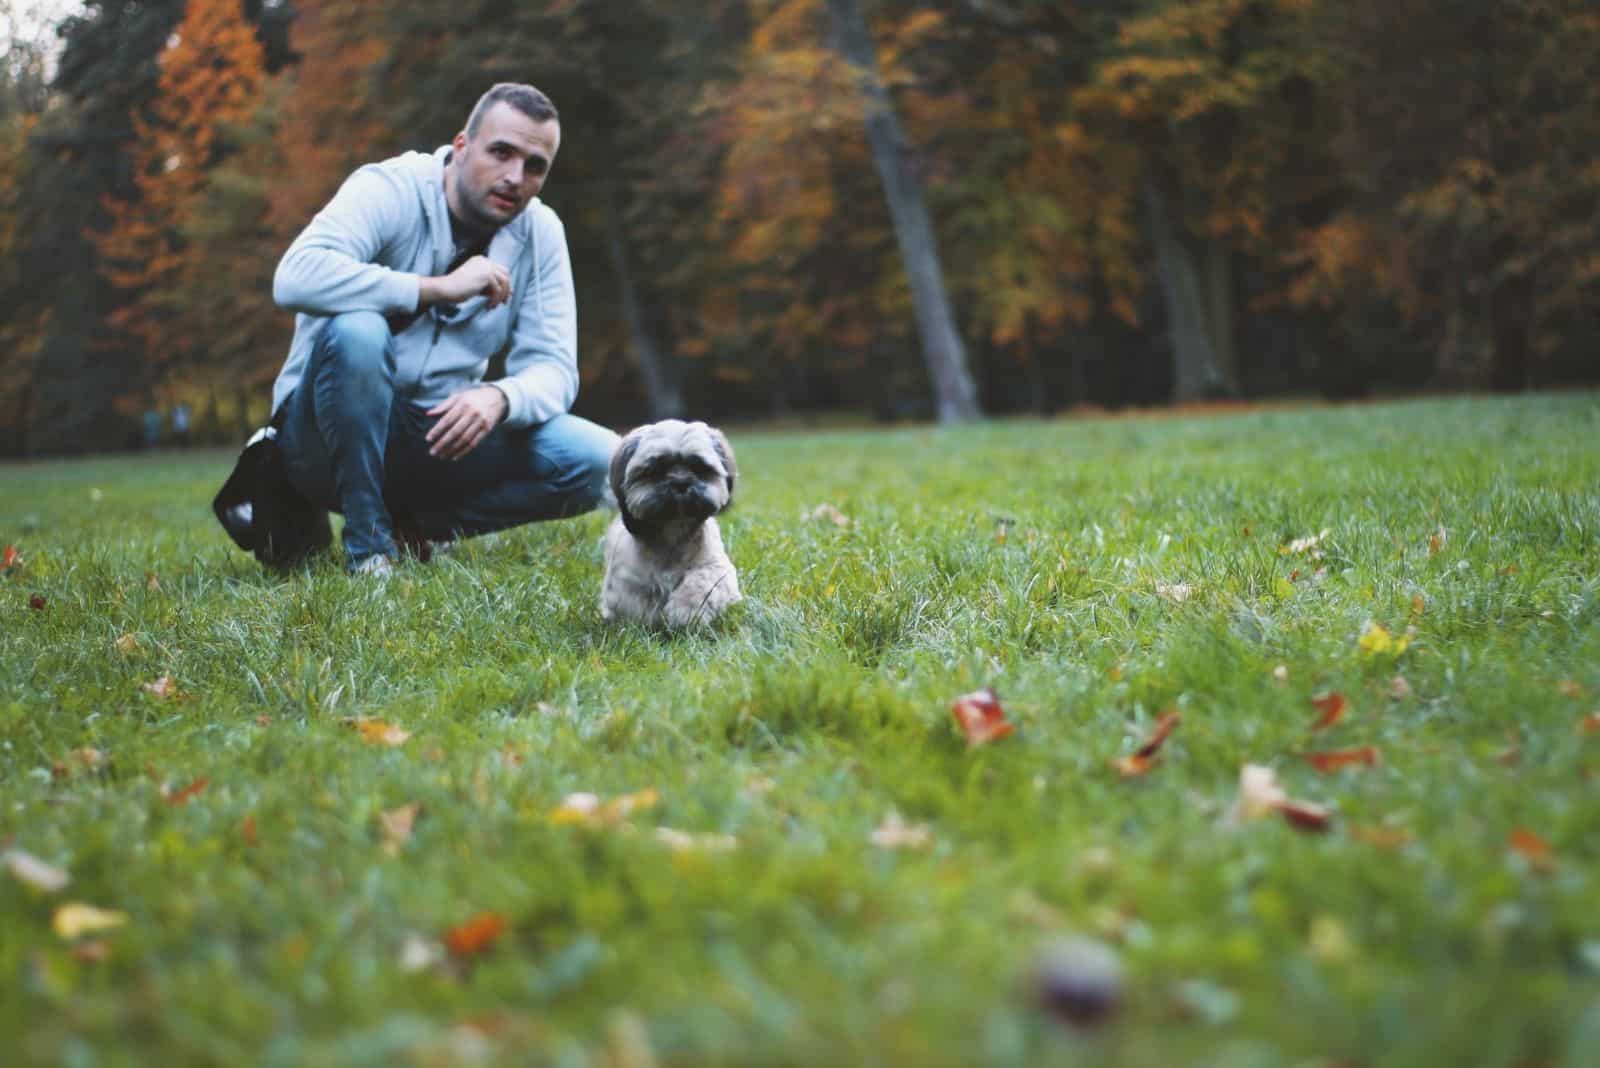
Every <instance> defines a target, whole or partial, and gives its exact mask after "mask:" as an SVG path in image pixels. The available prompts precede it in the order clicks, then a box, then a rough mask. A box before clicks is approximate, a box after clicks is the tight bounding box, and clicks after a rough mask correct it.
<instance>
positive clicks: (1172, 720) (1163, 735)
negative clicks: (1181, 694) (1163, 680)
mask: <svg viewBox="0 0 1600 1068" xmlns="http://www.w3.org/2000/svg"><path fill="white" fill-rule="evenodd" d="M1181 722H1183V717H1182V716H1181V715H1179V714H1178V710H1177V709H1169V710H1168V711H1166V712H1164V713H1162V715H1161V718H1160V719H1158V720H1156V725H1155V727H1154V728H1152V729H1151V731H1150V736H1149V737H1148V738H1146V739H1145V740H1144V744H1143V745H1141V746H1139V748H1138V749H1135V750H1134V751H1133V753H1132V754H1131V755H1129V756H1125V757H1119V758H1118V759H1116V760H1113V761H1112V762H1111V766H1112V767H1114V768H1116V769H1117V771H1118V772H1119V773H1121V775H1122V777H1123V778H1125V779H1132V778H1135V777H1137V776H1140V775H1143V774H1144V773H1145V772H1147V771H1149V770H1150V769H1151V768H1153V767H1155V764H1156V759H1157V754H1158V753H1159V751H1160V749H1161V745H1162V743H1163V742H1165V741H1166V740H1167V737H1168V736H1169V735H1171V734H1172V732H1173V731H1174V730H1176V729H1177V728H1178V724H1179V723H1181Z"/></svg>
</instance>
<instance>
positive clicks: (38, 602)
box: [28, 593, 49, 612]
mask: <svg viewBox="0 0 1600 1068" xmlns="http://www.w3.org/2000/svg"><path fill="white" fill-rule="evenodd" d="M48 603H49V602H47V601H46V600H45V599H44V595H43V594H39V593H35V594H30V595H29V597H28V607H29V608H31V609H33V610H34V611H35V612H43V611H44V610H45V606H46V605H47V604H48Z"/></svg>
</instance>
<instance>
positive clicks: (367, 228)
mask: <svg viewBox="0 0 1600 1068" xmlns="http://www.w3.org/2000/svg"><path fill="white" fill-rule="evenodd" d="M419 215H420V209H419V208H418V205H417V197H416V192H415V190H412V189H410V188H407V187H406V185H405V182H404V181H403V179H402V178H401V176H400V175H398V174H395V173H392V172H391V171H389V170H387V169H385V168H382V167H379V166H375V165H368V166H365V167H362V168H361V169H360V170H358V171H356V172H355V173H354V174H352V175H351V176H350V177H349V178H348V179H346V180H345V183H344V185H343V186H341V187H340V188H339V192H338V193H336V194H334V197H333V199H332V200H331V201H329V202H328V204H327V206H326V207H324V208H323V209H322V210H321V211H319V212H318V213H317V214H316V217H315V218H313V219H312V220H311V223H310V225H308V226H307V227H306V228H305V229H304V230H302V231H301V232H300V236H299V237H297V238H295V239H294V243H293V244H292V245H290V246H289V251H287V252H285V253H284V254H283V259H281V260H279V261H278V270H277V272H276V273H275V274H274V275H273V278H272V299H273V300H275V301H276V302H277V303H278V306H279V307H282V308H286V309H288V310H289V311H294V312H304V313H306V314H308V315H339V314H342V313H344V312H354V311H375V312H378V313H380V314H383V315H390V314H395V313H402V314H403V313H409V312H413V311H415V310H416V308H417V300H418V293H419V290H418V286H419V279H418V277H417V276H416V275H414V274H410V273H407V272H404V271H396V270H393V269H392V268H389V267H385V266H383V265H382V264H381V263H378V262H376V261H377V260H378V259H379V258H380V256H381V255H382V253H383V252H384V250H385V248H386V247H393V246H394V245H395V244H396V243H397V242H401V241H403V240H404V239H405V238H407V237H408V236H409V235H412V234H414V233H415V231H416V228H417V225H418V219H419Z"/></svg>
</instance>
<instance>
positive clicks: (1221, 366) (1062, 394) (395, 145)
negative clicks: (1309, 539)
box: [0, 0, 1600, 456]
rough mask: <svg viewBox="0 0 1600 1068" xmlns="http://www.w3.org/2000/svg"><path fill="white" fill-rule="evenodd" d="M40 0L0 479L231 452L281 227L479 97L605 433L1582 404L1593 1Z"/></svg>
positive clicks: (6, 105) (1591, 189)
mask: <svg viewBox="0 0 1600 1068" xmlns="http://www.w3.org/2000/svg"><path fill="white" fill-rule="evenodd" d="M46 6H47V5H44V4H43V3H41V2H40V0H35V2H33V3H31V4H30V3H28V2H27V0H0V28H3V29H4V34H5V36H4V39H3V40H0V46H3V47H4V49H5V53H4V56H3V57H0V309H3V319H0V456H27V455H37V454H49V453H61V452H79V451H91V450H104V449H114V448H122V447H127V446H129V445H132V444H136V443H138V442H139V441H140V440H141V429H140V428H141V425H142V417H143V416H144V414H145V413H146V412H151V411H156V412H169V411H171V410H172V409H174V408H176V407H177V406H179V405H183V406H185V407H187V408H188V409H189V410H191V411H192V412H193V413H194V416H195V419H194V425H193V428H192V437H193V439H195V440H200V441H213V442H218V443H223V442H236V441H239V440H242V434H243V433H244V432H245V431H246V430H247V429H248V428H249V427H250V426H252V425H254V424H258V423H259V422H260V421H262V420H263V419H264V418H265V416H266V406H267V403H268V399H269V398H268V394H269V383H270V382H271V380H272V378H273V376H274V375H275V374H276V372H277V369H278V367H279V365H280V363H281V361H282V358H283V355H284V352H285V350H286V346H287V341H288V336H289V333H290V330H291V327H292V317H291V316H290V315H289V314H288V313H286V312H284V311H282V310H280V309H278V308H276V307H275V306H274V305H273V303H272V299H271V284H270V283H271V275H272V271H273V268H274V267H275V265H276V262H277V260H278V257H279V256H280V255H281V254H282V252H283V250H284V248H286V247H287V245H288V243H289V241H290V240H291V239H292V238H293V237H294V235H295V234H296V233H297V232H298V231H299V230H300V228H301V227H303V226H304V225H305V224H306V222H307V221H308V220H309V219H310V217H311V216H312V215H313V214H314V213H315V212H316V210H317V209H318V208H319V207H320V206H321V205H322V204H323V203H324V202H325V201H326V199H327V198H328V197H329V196H330V195H331V194H332V192H333V191H334V190H335V189H336V188H337V187H338V185H339V183H340V182H341V181H342V180H343V179H344V178H345V176H346V175H347V174H348V173H349V172H350V171H351V170H352V169H353V168H354V167H356V166H358V165H360V164H361V163H364V162H368V161H373V160H377V159H381V158H384V157H386V156H389V155H392V154H394V153H396V152H399V151H403V150H406V149H412V148H416V149H431V148H433V147H435V146H437V145H439V144H443V143H444V142H446V141H448V140H449V138H450V137H451V136H452V135H453V134H454V133H455V132H456V131H457V129H458V128H459V127H460V125H461V124H462V122H463V120H464V118H465V116H466V114H467V112H468V110H469V109H470V107H471V105H472V103H473V101H474V100H475V99H476V98H477V96H478V95H479V94H480V93H481V92H482V91H483V90H484V89H485V88H486V87H487V86H488V85H490V84H491V83H493V82H496V81H501V80H514V81H528V82H532V83H533V84H535V85H537V86H539V87H540V88H542V89H544V90H545V91H546V92H547V93H549V95H550V96H551V97H552V98H553V99H554V100H555V102H556V104H557V106H558V108H560V110H561V113H562V120H563V121H562V125H563V142H562V149H561V154H560V157H559V159H558V161H557V164H556V167H555V169H554V171H553V174H552V177H551V180H550V182H549V184H548V185H547V186H546V189H545V194H544V195H545V200H546V201H547V202H548V203H549V204H551V206H553V207H554V208H555V209H556V210H557V212H559V213H560V215H561V217H562V218H563V220H564V221H565V223H566V227H567V233H568V240H569V243H570V245H571V248H572V254H573V260H574V266H575V272H576V276H577V284H578V291H579V292H578V300H579V313H580V314H579V320H580V366H581V369H582V374H583V388H582V394H581V396H580V399H579V403H578V410H579V411H580V412H582V413H583V414H585V415H588V416H589V417H591V418H594V419H597V420H600V421H602V422H606V423H610V424H612V425H617V426H622V425H628V424H633V423H637V422H641V421H644V420H646V419H649V418H656V417H660V416H664V415H668V414H678V413H685V412H687V413H692V414H693V415H695V416H697V417H703V418H710V419H717V420H723V421H738V420H753V419H764V418H771V417H788V416H795V415H811V414H816V413H824V412H833V411H841V412H848V413H850V414H852V415H857V416H860V415H871V416H872V417H875V418H878V419H884V420H893V419H924V418H938V419H940V420H942V421H959V420H964V419H971V418H975V417H978V416H980V415H983V414H1004V413H1014V412H1044V413H1048V412H1055V411H1060V410H1065V409H1071V408H1083V407H1090V408H1118V407H1122V406H1127V405H1141V406H1143V405H1154V404H1164V403H1169V402H1177V403H1185V402H1191V401H1196V400H1206V399H1218V398H1260V397H1268V396H1284V395H1298V396H1306V395H1324V396H1331V397H1351V396H1359V395H1362V394H1367V393H1373V392H1403V391H1416V390H1456V389H1493V390H1521V389H1527V388H1532V387H1537V388H1552V387H1560V386H1565V385H1573V384H1593V383H1595V382H1596V381H1600V346H1597V341H1600V336H1597V335H1600V318H1597V316H1596V314H1595V309H1596V308H1597V307H1600V299H1597V298H1600V8H1597V7H1596V6H1595V5H1594V3H1593V2H1592V0H1523V2H1496V0H1473V2H1470V3H1462V2H1461V0H1160V2H1155V0H1150V2H1133V3H1130V2H1122V3H1112V2H1108V0H945V2H940V3H929V2H917V0H877V2H871V0H704V2H702V3H697V4H671V3H667V2H664V0H663V2H652V0H548V2H544V3H511V2H504V0H456V2H454V3H451V4H425V5H418V4H408V3H400V2H398V0H298V2H296V3H293V4H292V5H291V4H289V3H284V2H272V0H189V2H187V3H185V2H183V0H142V2H141V0H88V2H86V3H83V4H81V5H79V6H76V7H74V8H73V9H72V11H73V13H71V14H69V15H66V16H64V17H55V16H51V17H41V14H40V12H41V11H42V10H43V9H44V8H45V7H46ZM46 14H48V12H46Z"/></svg>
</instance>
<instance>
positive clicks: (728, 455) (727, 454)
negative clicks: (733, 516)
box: [706, 426, 739, 502]
mask: <svg viewBox="0 0 1600 1068" xmlns="http://www.w3.org/2000/svg"><path fill="white" fill-rule="evenodd" d="M706 433H708V434H710V435H711V447H712V448H713V449H716V450H717V455H718V456H719V457H721V459H722V466H723V468H724V469H725V470H726V471H727V472H728V500H729V501H730V502H731V501H732V500H733V480H734V479H735V478H736V477H737V476H738V474H739V469H738V468H737V467H735V466H734V463H733V446H732V445H729V444H728V439H727V437H726V436H725V435H724V434H723V433H722V431H720V430H718V429H717V428H716V427H710V426H708V427H706Z"/></svg>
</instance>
